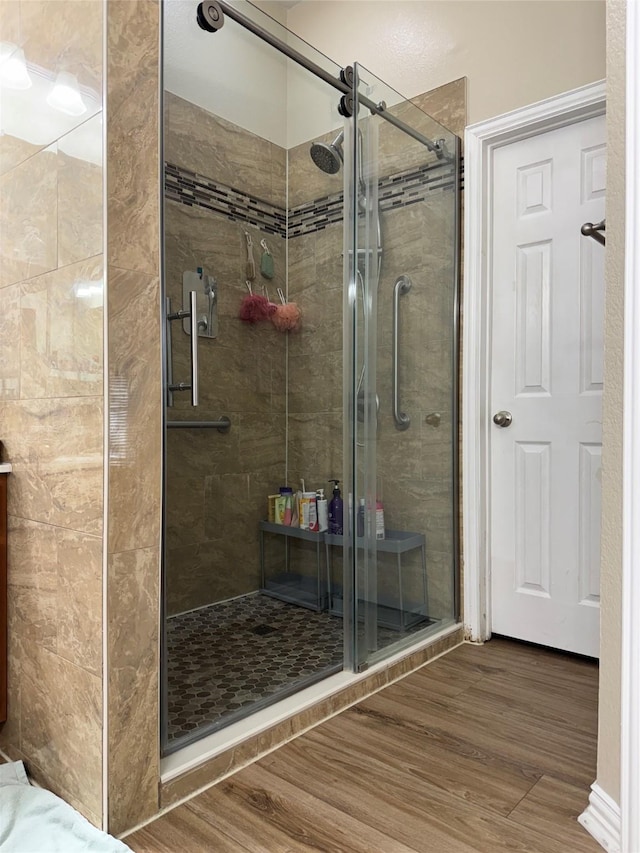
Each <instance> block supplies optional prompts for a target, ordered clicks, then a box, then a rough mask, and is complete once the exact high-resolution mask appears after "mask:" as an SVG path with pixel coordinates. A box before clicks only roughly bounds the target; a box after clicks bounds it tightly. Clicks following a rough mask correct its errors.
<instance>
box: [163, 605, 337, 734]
mask: <svg viewBox="0 0 640 853" xmlns="http://www.w3.org/2000/svg"><path fill="white" fill-rule="evenodd" d="M167 661H168V664H167V665H168V694H169V695H168V720H167V723H168V744H169V750H168V751H172V749H175V748H178V747H179V746H182V745H183V744H184V743H186V742H189V741H191V740H194V739H196V738H197V737H200V736H201V734H202V733H201V731H200V730H201V729H202V730H205V729H206V731H207V732H209V731H215V730H216V729H218V728H221V727H222V726H224V725H228V724H229V723H231V722H233V721H234V720H236V719H239V718H241V717H244V716H246V715H247V714H248V713H253V712H254V711H255V710H258V709H259V708H260V707H261V706H266V705H268V704H271V702H272V701H274V699H275V698H276V697H277V698H278V699H280V698H284V697H285V696H287V695H288V694H290V693H293V692H295V691H297V690H299V689H301V688H302V687H306V686H308V685H309V684H313V683H314V682H315V681H319V680H320V679H321V678H325V677H326V676H327V675H331V674H332V673H334V672H340V671H341V670H342V665H343V664H342V662H343V636H342V619H341V618H338V617H335V616H330V615H329V614H328V613H316V612H315V611H312V610H307V609H305V608H303V607H299V606H297V605H294V604H287V603H285V602H283V601H278V600H276V599H274V598H269V597H268V596H265V595H260V594H255V595H248V596H244V597H242V598H235V599H231V600H230V601H223V602H220V603H219V604H212V605H210V606H208V607H203V608H201V609H199V610H193V611H191V612H189V613H184V614H179V615H177V616H171V617H170V618H169V619H168V620H167ZM190 735H191V737H189V736H190Z"/></svg>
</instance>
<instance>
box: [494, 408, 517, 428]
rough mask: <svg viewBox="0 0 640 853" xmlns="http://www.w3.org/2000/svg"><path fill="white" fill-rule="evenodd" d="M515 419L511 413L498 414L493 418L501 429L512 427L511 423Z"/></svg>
mask: <svg viewBox="0 0 640 853" xmlns="http://www.w3.org/2000/svg"><path fill="white" fill-rule="evenodd" d="M512 420H513V418H512V417H511V412H504V411H503V412H496V413H495V415H494V416H493V422H494V424H496V425H497V426H499V427H508V426H511V421H512Z"/></svg>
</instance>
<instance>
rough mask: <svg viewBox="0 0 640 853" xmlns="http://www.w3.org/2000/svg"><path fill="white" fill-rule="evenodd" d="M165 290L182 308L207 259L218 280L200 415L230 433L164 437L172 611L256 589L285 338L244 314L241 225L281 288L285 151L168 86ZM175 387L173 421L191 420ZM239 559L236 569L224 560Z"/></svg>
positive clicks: (279, 462) (280, 440)
mask: <svg viewBox="0 0 640 853" xmlns="http://www.w3.org/2000/svg"><path fill="white" fill-rule="evenodd" d="M165 158H166V160H167V171H166V176H165V189H166V204H165V257H166V271H165V276H166V282H165V286H166V294H167V296H169V297H170V298H171V299H172V305H173V307H174V308H175V307H176V306H180V305H182V298H183V297H182V275H183V272H184V271H185V270H196V269H197V268H198V267H202V268H203V270H204V272H205V273H206V274H208V275H213V276H215V277H216V279H217V282H218V302H217V308H218V321H219V323H218V334H217V337H216V338H215V339H206V338H201V339H200V340H199V352H200V407H199V410H198V415H197V419H198V420H208V419H214V418H218V417H220V415H222V414H225V415H228V416H229V417H230V418H231V421H232V426H231V430H230V431H229V433H227V434H226V435H221V434H219V433H217V432H213V431H210V430H195V431H191V430H182V429H179V430H170V431H169V432H168V434H167V470H166V477H167V502H166V525H167V555H166V568H165V584H166V586H165V588H166V595H167V612H168V614H169V615H172V614H175V613H179V612H183V611H185V610H190V609H192V608H194V607H200V606H203V605H206V604H210V603H212V602H213V601H219V600H222V599H225V598H232V597H235V596H238V595H243V594H246V593H250V592H254V591H255V590H257V589H258V588H259V586H260V582H261V581H260V559H259V539H258V522H259V521H260V519H261V518H262V517H263V516H264V512H265V502H266V495H268V494H272V493H273V491H274V490H277V488H278V486H279V485H280V484H281V483H282V482H284V476H285V415H284V399H285V358H286V340H285V336H284V335H282V334H281V333H280V332H277V331H276V330H275V329H274V328H273V327H272V326H271V324H270V323H263V324H258V325H257V326H250V325H248V324H246V323H243V322H242V321H240V320H239V318H238V308H239V306H240V303H241V300H242V299H243V297H244V296H245V294H246V290H245V288H244V278H245V271H246V261H247V247H246V243H245V232H248V233H250V235H251V236H252V240H253V253H254V258H255V261H256V264H257V266H258V269H259V264H260V256H261V253H262V248H261V246H260V241H261V240H262V239H266V240H267V244H268V246H269V250H270V252H271V253H272V256H273V261H274V277H273V279H271V280H268V281H267V280H265V279H263V278H261V276H260V273H259V272H258V273H257V277H256V281H255V282H254V287H255V288H256V292H258V288H259V287H260V284H262V283H265V284H267V285H268V292H269V295H270V296H271V298H272V299H277V297H276V288H277V287H282V288H283V289H285V287H286V241H285V239H284V238H285V234H286V211H285V209H284V208H283V207H282V206H281V204H282V199H283V197H284V193H285V169H284V164H285V162H286V152H285V150H284V149H283V148H280V147H279V146H276V145H274V144H273V143H271V142H268V141H267V140H265V139H261V138H260V137H258V136H256V135H254V134H252V133H249V132H248V131H247V130H245V129H243V128H241V127H238V126H237V125H235V124H232V123H231V122H229V121H225V120H224V119H221V118H219V117H217V116H214V115H212V114H211V113H209V112H207V111H206V110H204V109H202V108H201V107H199V106H197V105H196V104H192V103H189V102H188V101H185V100H183V99H182V98H178V97H177V96H176V95H173V94H172V93H171V92H166V93H165ZM173 328H174V332H173V344H172V350H173V369H174V379H175V381H180V380H183V379H184V378H186V377H187V376H188V373H189V340H190V339H189V338H188V337H187V336H186V335H184V334H183V333H182V332H181V330H180V329H179V328H177V324H174V327H173ZM191 411H192V410H191V404H190V400H189V398H188V395H186V394H175V395H174V408H173V409H172V410H171V412H172V414H171V420H180V419H185V420H189V419H190V418H193V415H191V414H190V412H191ZM230 566H232V567H233V569H232V571H229V567H230Z"/></svg>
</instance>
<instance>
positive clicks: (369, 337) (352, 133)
mask: <svg viewBox="0 0 640 853" xmlns="http://www.w3.org/2000/svg"><path fill="white" fill-rule="evenodd" d="M195 5H196V4H195V2H194V9H195ZM247 9H250V17H251V19H252V20H253V22H254V23H255V25H256V26H258V27H261V28H264V29H267V30H268V31H269V32H270V33H271V34H272V35H273V36H275V37H278V36H279V35H282V34H286V43H287V44H288V45H289V46H290V45H294V50H296V51H297V52H298V53H299V54H301V55H303V56H306V57H307V58H308V60H309V61H310V62H311V64H319V65H322V66H324V70H325V73H330V74H334V73H335V72H336V71H337V69H338V66H337V65H336V64H335V63H334V62H333V61H331V60H330V59H329V58H328V57H324V56H323V55H322V54H320V53H319V52H318V51H317V50H316V49H315V48H313V47H312V46H311V45H308V44H307V43H306V42H304V41H302V40H301V39H299V38H298V37H297V36H295V34H293V33H291V32H290V31H289V30H287V29H286V28H285V27H284V26H283V25H281V24H279V23H278V22H277V21H275V20H273V19H271V18H270V17H269V16H268V15H267V14H266V13H263V12H262V11H261V10H258V9H257V8H255V7H253V6H251V5H250V4H247ZM164 14H165V12H164V6H163V8H162V9H161V15H162V18H163V21H164ZM211 38H212V39H216V38H217V39H220V38H224V29H223V30H222V32H221V33H219V34H215V35H213V36H211ZM164 41H165V36H164V22H163V26H162V28H161V55H162V56H163V62H162V63H161V68H160V80H161V91H160V109H161V117H162V120H163V122H164V56H165V53H164ZM212 49H213V46H212ZM273 49H277V47H275V46H274V48H273ZM289 58H290V59H291V58H292V57H289ZM294 59H295V58H294ZM299 64H301V65H303V63H301V62H300V63H299ZM306 67H307V70H309V71H313V69H312V68H309V67H308V66H306ZM329 69H330V70H329ZM360 73H361V66H359V65H357V64H355V65H354V82H353V87H352V90H351V94H352V96H353V103H354V105H355V114H354V115H353V116H352V117H349V118H345V120H344V123H343V126H344V140H343V150H344V164H343V168H344V175H343V189H344V208H343V216H344V240H343V411H342V415H343V420H342V423H343V430H342V433H343V434H342V441H343V472H342V473H343V486H344V489H343V496H344V541H343V549H342V554H343V571H342V575H343V614H342V619H343V637H344V669H345V670H347V671H352V672H358V671H361V670H364V669H366V668H367V666H369V665H371V664H372V663H374V662H377V661H380V660H383V659H384V658H386V657H388V656H390V655H391V654H394V653H396V652H398V651H400V650H402V649H404V648H408V647H410V646H413V645H415V644H416V643H417V642H419V641H420V640H421V639H423V637H422V636H421V635H420V634H418V635H416V634H413V635H411V636H406V637H400V639H399V640H398V642H395V643H393V644H392V645H389V646H387V647H386V648H383V649H382V650H380V651H377V652H374V653H372V651H371V650H372V648H373V647H375V646H376V637H375V634H376V620H377V603H376V602H377V594H376V588H375V585H376V581H377V547H376V539H375V507H376V486H377V477H376V473H377V472H376V463H377V454H376V441H375V438H376V433H377V423H376V419H377V414H376V410H377V407H376V393H377V377H376V357H375V354H376V350H377V339H376V317H377V305H376V302H377V288H376V287H374V286H373V281H374V279H375V278H376V270H375V267H376V264H377V247H378V243H377V240H378V228H379V221H378V217H379V209H378V204H377V193H378V176H377V169H376V157H377V150H378V144H377V137H376V128H377V126H378V125H379V123H380V122H379V121H378V122H373V123H372V127H371V128H370V129H369V132H368V133H366V134H363V133H361V129H360V128H361V121H362V114H363V112H364V111H366V112H367V115H370V114H371V115H372V113H370V111H369V110H368V109H367V107H363V106H361V100H362V96H363V93H362V89H361V81H360ZM366 75H367V76H368V77H369V78H373V75H369V72H366ZM376 79H377V78H376ZM379 82H380V81H379ZM336 83H337V85H336V86H335V88H336V89H337V91H336V92H335V99H336V104H337V103H338V100H339V98H340V89H341V86H340V84H339V81H338V79H337V75H336ZM381 85H382V86H384V84H381ZM386 88H387V90H388V92H389V93H390V92H392V90H390V89H388V87H386ZM342 91H343V92H344V88H342ZM394 95H396V97H397V99H398V100H396V103H398V102H401V101H404V99H403V98H401V96H399V95H397V94H396V93H394ZM365 101H366V102H368V103H369V104H370V101H368V99H366V98H365ZM378 115H379V116H380V121H384V120H385V119H387V118H388V117H387V116H385V115H384V111H383V110H382V111H381V112H380V113H378ZM434 125H435V122H434ZM451 136H452V137H453V135H452V134H451ZM453 139H454V140H455V141H454V146H453V147H454V148H455V180H456V184H455V186H456V193H455V195H456V205H457V212H456V221H455V227H454V240H455V244H456V248H455V253H456V264H455V266H456V269H455V307H454V312H453V318H452V322H453V340H454V346H453V353H452V358H453V364H454V369H453V385H452V401H451V406H452V437H451V440H452V445H453V446H452V452H453V475H452V476H453V483H452V493H453V505H454V507H453V524H454V530H453V542H452V547H453V564H454V569H453V571H454V580H453V583H454V604H453V610H454V613H453V617H454V619H455V621H458V618H459V598H460V596H459V555H458V550H459V533H458V429H457V421H458V417H457V411H458V310H459V309H458V300H459V296H458V292H459V291H458V288H459V284H458V279H459V247H460V235H459V228H460V219H459V206H460V181H459V175H460V147H459V142H460V141H459V139H458V138H457V137H453ZM160 152H161V158H162V162H163V164H164V129H163V132H162V133H161V140H160ZM361 175H364V177H363V178H362V179H361V178H360V176H361ZM361 180H364V182H365V184H366V192H365V195H366V197H367V205H366V209H365V210H364V216H362V215H361V214H362V211H361V209H360V203H359V195H360V194H361V189H362V187H361ZM163 184H164V181H163ZM162 202H163V203H161V212H160V219H161V229H162V246H163V251H162V305H163V312H164V292H165V275H166V263H165V222H164V220H165V217H164V185H163V187H162ZM359 249H360V252H359V251H358V250H359ZM359 257H360V258H363V259H364V261H363V264H364V279H365V282H366V284H365V285H364V286H363V289H362V294H363V295H362V300H361V301H362V303H363V304H359V297H358V292H359V287H360V285H359V283H358V263H359V260H358V259H359ZM365 292H366V296H365ZM165 328H166V324H165V322H164V316H163V322H162V329H163V332H162V351H163V359H162V371H163V383H164V384H163V387H164V389H166V387H167V370H166V365H167V357H166V356H167V340H166V332H165ZM363 360H364V370H363V373H362V377H363V387H362V389H361V391H362V394H363V399H364V402H363V409H364V420H359V416H358V408H359V406H358V385H359V382H358V378H359V375H360V370H361V369H362V365H363ZM167 419H168V418H167V411H166V406H165V407H163V443H162V454H163V472H162V480H163V495H166V488H167V482H166V472H167V458H166V457H167V441H166V431H165V430H166V421H167ZM360 444H363V445H364V448H363V452H361V448H360V446H359V445H360ZM363 462H364V463H365V464H364V466H363V473H362V472H361V473H359V466H361V465H362V463H363ZM359 494H361V495H364V496H365V501H366V516H365V517H366V523H365V536H364V537H363V538H362V539H361V540H360V541H357V538H356V536H355V535H354V534H355V530H356V510H357V506H356V497H355V496H356V495H359ZM349 496H352V503H351V507H350V504H349ZM162 530H163V545H162V563H163V569H162V572H161V600H162V622H161V662H160V666H161V697H162V700H161V745H162V754H163V755H166V754H169V753H170V752H173V751H174V748H167V745H168V736H167V732H168V729H167V722H168V721H167V679H168V665H167V640H166V613H167V608H166V594H167V590H166V575H165V565H166V499H164V500H163V508H162ZM359 575H360V576H363V577H364V582H365V585H366V591H365V594H364V595H361V594H360V591H359V581H358V578H359ZM277 698H280V697H277ZM275 701H277V699H276V700H275ZM267 704H271V703H270V702H269V703H267ZM257 710H260V706H258V707H256V708H255V709H253V710H252V713H253V712H255V711H257ZM230 722H233V721H230ZM209 733H210V732H209V730H203V731H198V733H197V735H196V736H194V737H193V738H191V739H190V740H184V741H183V740H181V742H180V743H179V744H178V746H177V747H175V748H181V747H182V746H185V745H187V744H188V743H190V742H193V741H195V740H198V739H200V738H201V737H204V736H206V735H207V734H209Z"/></svg>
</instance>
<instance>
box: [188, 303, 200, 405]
mask: <svg viewBox="0 0 640 853" xmlns="http://www.w3.org/2000/svg"><path fill="white" fill-rule="evenodd" d="M189 303H190V306H189V307H190V309H191V310H190V315H191V405H192V406H197V405H198V294H197V293H196V291H195V290H191V291H189Z"/></svg>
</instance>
